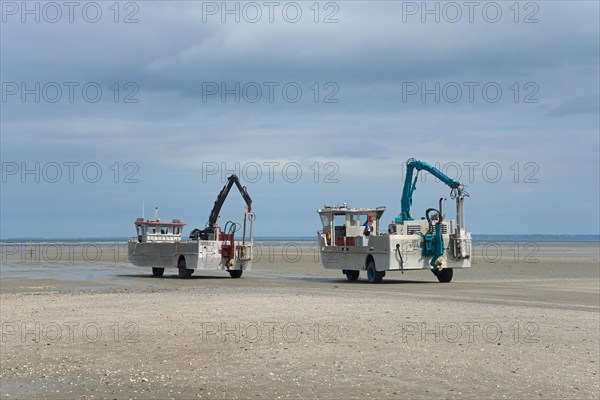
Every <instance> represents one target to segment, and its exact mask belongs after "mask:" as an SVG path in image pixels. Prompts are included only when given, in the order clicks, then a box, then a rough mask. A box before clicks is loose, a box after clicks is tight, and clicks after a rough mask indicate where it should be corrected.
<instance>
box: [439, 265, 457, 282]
mask: <svg viewBox="0 0 600 400" xmlns="http://www.w3.org/2000/svg"><path fill="white" fill-rule="evenodd" d="M452 275H453V273H452V268H444V269H443V270H441V271H438V273H437V278H438V281H440V282H442V283H448V282H450V281H451V280H452Z"/></svg>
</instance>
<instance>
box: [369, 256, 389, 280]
mask: <svg viewBox="0 0 600 400" xmlns="http://www.w3.org/2000/svg"><path fill="white" fill-rule="evenodd" d="M384 275H385V272H384V271H377V270H376V269H375V261H373V260H370V261H369V264H368V265H367V279H368V280H369V282H371V283H379V282H381V280H382V279H383V276H384Z"/></svg>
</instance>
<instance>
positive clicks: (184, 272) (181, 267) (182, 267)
mask: <svg viewBox="0 0 600 400" xmlns="http://www.w3.org/2000/svg"><path fill="white" fill-rule="evenodd" d="M177 270H178V271H179V277H180V278H181V279H189V278H191V277H192V274H193V273H194V270H193V269H187V267H186V264H185V258H183V257H181V258H180V259H179V262H178V263H177Z"/></svg>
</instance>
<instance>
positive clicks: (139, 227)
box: [135, 225, 142, 236]
mask: <svg viewBox="0 0 600 400" xmlns="http://www.w3.org/2000/svg"><path fill="white" fill-rule="evenodd" d="M135 229H136V230H137V234H138V236H142V226H141V225H136V226H135Z"/></svg>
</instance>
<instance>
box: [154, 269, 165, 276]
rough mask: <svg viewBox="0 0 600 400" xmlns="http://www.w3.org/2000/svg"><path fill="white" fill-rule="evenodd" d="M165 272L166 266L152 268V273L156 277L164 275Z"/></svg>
mask: <svg viewBox="0 0 600 400" xmlns="http://www.w3.org/2000/svg"><path fill="white" fill-rule="evenodd" d="M164 273H165V269H164V268H152V275H154V276H156V277H159V276H163V274H164Z"/></svg>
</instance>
